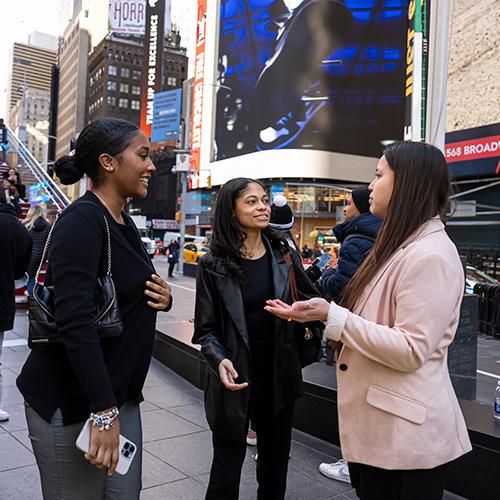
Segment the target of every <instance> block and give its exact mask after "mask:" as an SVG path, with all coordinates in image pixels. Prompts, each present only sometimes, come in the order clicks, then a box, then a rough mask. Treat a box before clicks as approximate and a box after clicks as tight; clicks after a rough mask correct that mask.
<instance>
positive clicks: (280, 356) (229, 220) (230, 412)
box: [193, 178, 318, 500]
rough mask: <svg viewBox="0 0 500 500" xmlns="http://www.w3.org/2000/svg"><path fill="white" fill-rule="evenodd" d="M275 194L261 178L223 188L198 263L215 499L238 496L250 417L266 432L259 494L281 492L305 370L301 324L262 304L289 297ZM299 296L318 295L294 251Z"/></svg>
mask: <svg viewBox="0 0 500 500" xmlns="http://www.w3.org/2000/svg"><path fill="white" fill-rule="evenodd" d="M270 213H271V211H270V206H269V197H268V194H267V192H266V189H265V187H264V185H263V184H262V183H261V182H259V181H256V180H252V179H246V178H237V179H232V180H231V181H229V182H227V183H226V184H225V185H224V186H223V187H222V188H221V190H220V192H219V195H218V200H217V207H216V212H215V221H214V229H213V239H212V241H211V244H210V247H211V252H209V253H208V254H206V255H205V256H203V257H202V258H201V259H200V261H199V265H198V274H197V281H196V308H195V331H194V336H193V343H196V344H201V351H202V354H203V356H204V357H205V359H206V361H207V365H208V368H209V369H208V370H207V372H208V375H207V382H206V388H205V409H206V414H207V420H208V423H209V425H210V428H211V430H212V432H213V446H214V458H213V463H212V469H211V473H210V482H209V485H208V491H207V495H206V499H207V500H212V499H213V500H215V499H216V500H224V499H227V500H235V499H237V498H238V491H239V482H240V475H241V467H242V465H243V461H244V459H245V454H246V434H247V430H248V424H249V418H250V416H252V417H253V419H254V421H255V424H256V431H257V435H258V439H257V450H258V461H257V481H258V483H259V488H258V499H260V500H270V499H273V500H274V499H283V498H284V496H285V490H286V475H287V468H288V457H289V452H290V442H291V429H292V418H293V410H294V404H295V400H296V399H297V398H299V397H300V396H301V394H302V373H301V362H300V357H299V352H298V349H297V343H296V338H295V331H294V326H293V323H289V322H287V321H283V320H279V319H275V318H274V317H273V316H271V315H270V314H269V313H267V312H266V311H264V306H265V305H266V304H265V301H266V300H267V299H269V297H281V298H282V300H284V301H290V289H289V279H288V277H289V269H290V264H287V262H286V259H285V255H286V253H288V252H289V251H290V250H289V249H288V244H287V243H286V239H285V237H284V236H283V235H281V234H280V233H278V232H276V231H275V230H273V229H271V228H269V217H270ZM290 254H291V259H292V263H293V268H294V272H295V276H296V281H297V287H298V290H299V295H300V297H302V299H303V300H307V299H309V298H311V297H315V296H318V293H317V292H316V290H315V288H314V286H313V285H312V283H311V282H310V281H309V278H308V277H307V276H306V274H305V273H304V270H303V268H302V264H301V261H300V258H299V257H298V256H297V255H296V254H295V253H294V252H293V251H292V252H290Z"/></svg>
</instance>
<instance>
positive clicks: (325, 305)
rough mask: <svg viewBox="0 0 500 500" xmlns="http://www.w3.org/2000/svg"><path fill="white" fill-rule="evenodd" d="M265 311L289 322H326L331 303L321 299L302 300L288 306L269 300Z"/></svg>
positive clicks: (279, 301) (278, 301) (281, 302)
mask: <svg viewBox="0 0 500 500" xmlns="http://www.w3.org/2000/svg"><path fill="white" fill-rule="evenodd" d="M266 303H267V306H265V307H264V309H265V310H266V311H268V312H270V313H271V314H274V315H275V316H278V318H281V319H286V320H288V321H292V320H293V321H298V322H299V323H308V322H309V321H326V318H327V316H328V311H329V310H330V303H329V302H327V301H326V300H325V299H322V298H320V297H315V298H314V299H309V300H301V301H298V302H294V303H293V304H292V305H289V304H286V303H285V302H283V301H281V300H279V299H273V300H267V301H266Z"/></svg>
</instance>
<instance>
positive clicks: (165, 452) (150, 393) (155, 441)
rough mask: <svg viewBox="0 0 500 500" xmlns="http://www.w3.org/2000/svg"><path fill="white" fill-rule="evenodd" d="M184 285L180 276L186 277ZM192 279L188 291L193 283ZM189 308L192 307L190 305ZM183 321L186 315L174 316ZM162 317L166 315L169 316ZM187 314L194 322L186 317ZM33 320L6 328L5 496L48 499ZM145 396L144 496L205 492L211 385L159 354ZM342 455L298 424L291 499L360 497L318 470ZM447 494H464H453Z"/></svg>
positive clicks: (0, 447) (246, 486)
mask: <svg viewBox="0 0 500 500" xmlns="http://www.w3.org/2000/svg"><path fill="white" fill-rule="evenodd" d="M179 285H180V283H179ZM179 285H177V286H178V287H179V288H178V290H179V289H180V287H182V286H184V287H185V291H186V292H188V293H189V292H190V290H188V289H187V287H186V284H185V283H183V284H182V285H180V286H179ZM186 312H187V311H186ZM171 320H172V321H173V322H179V321H180V320H181V319H180V318H171ZM162 321H166V318H163V319H162ZM184 321H185V322H186V323H187V322H188V321H186V320H185V319H184ZM27 331H28V321H27V316H26V312H25V311H18V314H17V315H16V321H15V325H14V330H13V331H10V332H6V334H5V342H4V349H3V355H2V366H1V369H2V374H3V387H4V391H3V392H4V394H3V407H4V409H5V410H6V411H8V412H9V413H10V420H9V421H7V422H2V423H1V424H0V500H41V499H42V495H41V489H40V480H39V475H38V469H37V467H36V464H35V458H34V456H33V453H32V451H31V444H30V441H29V439H28V432H27V428H26V419H25V416H24V406H23V399H22V396H21V394H20V393H19V391H18V390H17V387H16V385H15V379H16V376H17V374H18V373H19V372H20V370H21V367H22V365H23V363H24V361H25V359H26V357H27V356H28V354H29V348H28V346H27V345H26V338H27ZM143 392H144V398H145V401H144V402H143V403H142V404H141V412H142V421H143V431H144V457H143V492H142V495H141V499H143V500H179V499H182V500H202V499H203V498H204V494H205V490H206V487H207V484H208V478H209V471H210V464H211V458H212V444H211V434H210V431H209V430H208V426H207V423H206V420H205V412H204V408H203V393H202V391H200V390H198V389H196V388H195V387H194V386H192V385H191V384H189V383H188V382H186V381H185V380H184V379H182V378H181V377H179V376H178V375H177V374H175V373H174V372H172V371H171V370H169V369H168V368H166V367H164V366H163V365H162V364H161V363H159V362H158V361H156V360H153V361H152V363H151V368H150V370H149V374H148V377H147V379H146V384H145V387H144V391H143ZM255 452H256V449H255V448H252V447H249V448H248V451H247V456H246V460H245V464H244V466H243V471H242V479H241V489H240V499H241V500H254V499H255V498H256V491H257V482H256V479H255V460H254V455H255ZM339 457H340V450H339V448H338V447H336V446H333V445H331V444H329V443H326V442H324V441H321V440H319V439H316V438H313V437H311V436H309V435H307V434H304V433H301V432H298V431H294V434H293V443H292V457H291V459H290V465H289V472H288V488H287V495H286V499H287V500H311V499H314V500H330V499H336V500H345V499H355V498H357V497H356V494H355V492H354V490H353V489H352V487H351V485H349V484H346V483H341V482H338V481H333V480H330V479H328V478H326V477H324V476H322V475H321V474H320V473H319V472H318V465H319V464H320V463H321V462H331V461H335V460H337V459H338V458H339ZM445 498H447V499H452V498H458V497H454V496H452V495H446V496H445Z"/></svg>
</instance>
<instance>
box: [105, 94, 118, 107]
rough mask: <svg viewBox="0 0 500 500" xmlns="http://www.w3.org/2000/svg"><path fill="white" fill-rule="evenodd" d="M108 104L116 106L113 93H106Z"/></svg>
mask: <svg viewBox="0 0 500 500" xmlns="http://www.w3.org/2000/svg"><path fill="white" fill-rule="evenodd" d="M107 100H108V104H109V105H110V106H116V97H115V96H113V95H108V99H107Z"/></svg>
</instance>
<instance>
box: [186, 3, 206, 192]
mask: <svg viewBox="0 0 500 500" xmlns="http://www.w3.org/2000/svg"><path fill="white" fill-rule="evenodd" d="M206 14H207V1H206V0H198V22H197V27H196V52H195V72H194V73H195V74H194V79H193V95H192V101H193V106H192V114H191V140H190V150H191V173H192V181H193V180H195V179H197V178H198V176H199V172H200V147H201V121H202V116H203V82H204V72H205V28H206ZM194 184H195V185H194V186H193V187H196V184H197V182H194Z"/></svg>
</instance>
